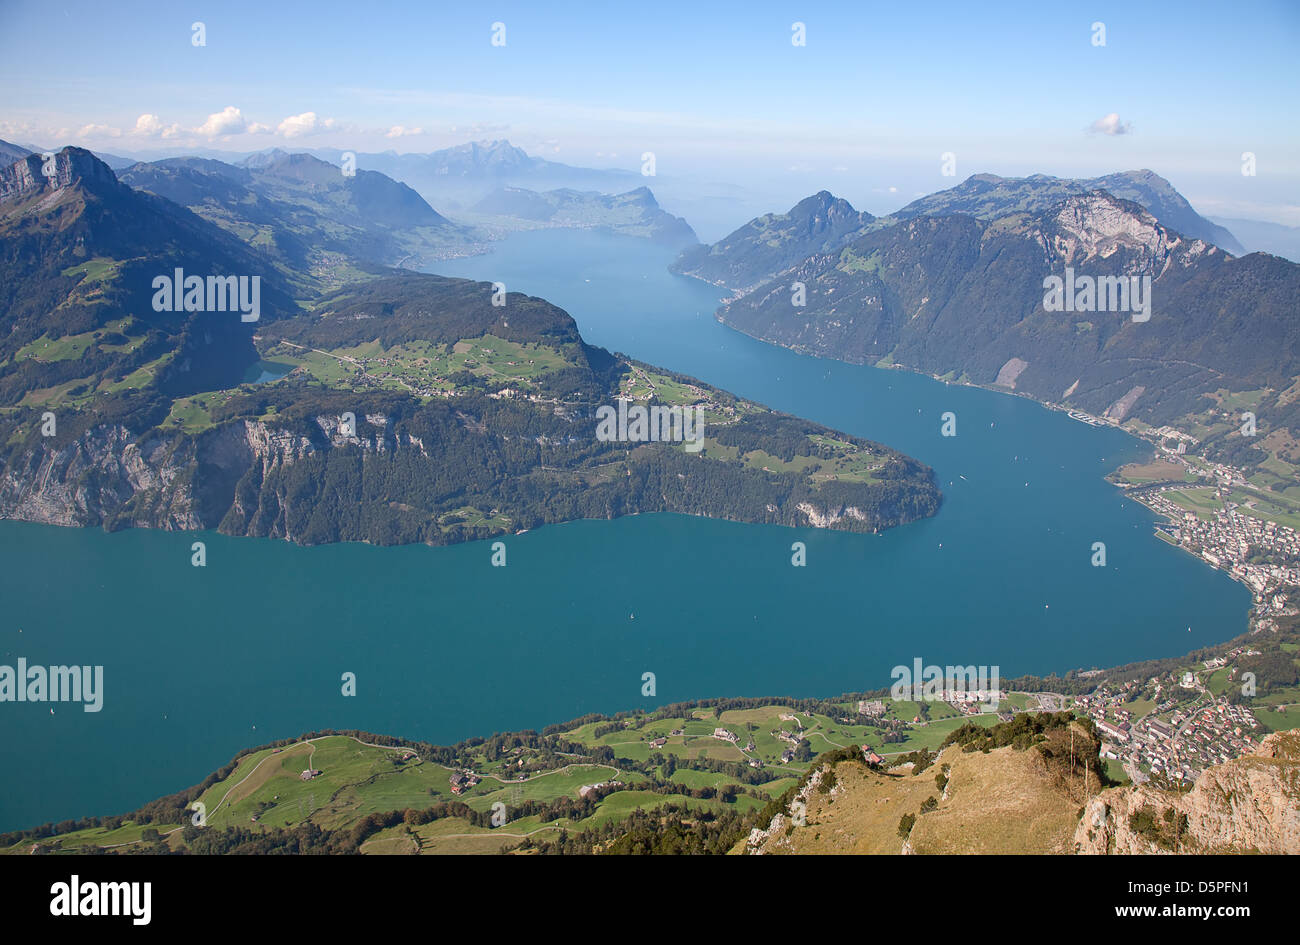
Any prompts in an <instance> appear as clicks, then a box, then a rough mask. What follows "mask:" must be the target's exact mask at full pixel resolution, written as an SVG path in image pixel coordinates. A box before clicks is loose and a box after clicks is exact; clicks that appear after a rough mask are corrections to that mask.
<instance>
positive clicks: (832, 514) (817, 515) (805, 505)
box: [795, 502, 871, 528]
mask: <svg viewBox="0 0 1300 945" xmlns="http://www.w3.org/2000/svg"><path fill="white" fill-rule="evenodd" d="M795 508H796V509H798V510H799V511H800V512H802V513H803V515H804V517H805V518H807V519H808V524H809V525H811V526H812V527H813V528H831V527H833V526H834V525H836V524H837V523H839V522H841V521H844V520H845V519H852V520H853V521H855V522H869V521H871V517H870V516H869V515H867V514H866V513H865V512H863V511H862V510H861V509H859V508H857V507H855V506H852V505H846V506H841V507H839V508H830V507H827V508H824V509H819V508H817V507H816V506H815V505H813V504H812V503H811V502H800V503H799V504H798V505H796V506H795Z"/></svg>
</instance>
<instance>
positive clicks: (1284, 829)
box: [1074, 732, 1300, 854]
mask: <svg viewBox="0 0 1300 945" xmlns="http://www.w3.org/2000/svg"><path fill="white" fill-rule="evenodd" d="M1074 845H1075V849H1076V852H1078V853H1121V854H1132V853H1141V854H1149V853H1300V732H1275V733H1273V734H1272V735H1269V736H1268V737H1267V738H1265V739H1264V741H1263V743H1262V744H1261V745H1260V748H1259V750H1258V751H1256V752H1255V753H1254V754H1251V755H1245V756H1243V757H1241V758H1237V759H1234V760H1233V761H1229V762H1228V763H1227V764H1222V765H1216V766H1215V767H1213V768H1209V769H1207V770H1206V771H1205V772H1204V773H1203V774H1202V775H1201V776H1200V777H1199V778H1198V779H1197V780H1196V784H1195V785H1194V786H1193V787H1192V789H1191V790H1190V791H1188V792H1187V793H1186V794H1177V793H1173V792H1170V791H1164V790H1161V789H1159V788H1156V787H1153V786H1152V785H1151V784H1149V783H1148V784H1143V785H1140V786H1132V787H1121V788H1111V789H1109V790H1106V791H1103V792H1102V793H1101V794H1099V795H1097V796H1096V797H1095V798H1093V799H1092V800H1091V801H1089V802H1088V805H1087V807H1086V809H1085V810H1084V815H1083V819H1082V820H1081V821H1080V822H1079V827H1078V829H1077V830H1076V831H1075V835H1074Z"/></svg>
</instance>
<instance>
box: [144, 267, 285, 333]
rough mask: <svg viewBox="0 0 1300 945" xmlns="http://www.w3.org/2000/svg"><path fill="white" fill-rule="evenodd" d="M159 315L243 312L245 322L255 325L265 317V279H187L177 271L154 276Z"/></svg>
mask: <svg viewBox="0 0 1300 945" xmlns="http://www.w3.org/2000/svg"><path fill="white" fill-rule="evenodd" d="M153 288H154V289H156V290H157V291H155V292H154V295H153V310H154V311H155V312H239V313H240V314H239V320H240V321H241V322H255V321H257V320H258V318H260V317H261V314H262V277H261V276H208V277H207V279H206V280H205V279H204V278H203V277H202V276H187V275H185V271H184V270H183V269H177V270H175V272H174V273H173V275H170V276H154V280H153Z"/></svg>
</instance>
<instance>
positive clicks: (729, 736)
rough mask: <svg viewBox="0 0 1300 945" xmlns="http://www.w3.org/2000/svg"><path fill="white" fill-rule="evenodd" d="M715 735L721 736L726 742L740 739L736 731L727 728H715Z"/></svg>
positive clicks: (716, 736)
mask: <svg viewBox="0 0 1300 945" xmlns="http://www.w3.org/2000/svg"><path fill="white" fill-rule="evenodd" d="M713 737H714V738H721V739H722V740H723V741H724V742H735V741H739V740H740V739H739V737H738V736H737V735H736V733H735V732H732V731H728V730H727V729H725V728H715V729H714V730H713Z"/></svg>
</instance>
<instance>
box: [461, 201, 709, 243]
mask: <svg viewBox="0 0 1300 945" xmlns="http://www.w3.org/2000/svg"><path fill="white" fill-rule="evenodd" d="M471 209H472V211H473V212H474V213H475V214H481V215H483V216H487V217H492V218H495V219H497V220H501V219H502V218H505V219H506V222H507V223H508V222H509V221H510V220H513V221H516V222H517V223H518V224H519V225H520V226H521V227H524V228H530V227H531V226H533V225H536V226H555V227H568V228H580V229H596V230H601V231H604V232H609V233H618V234H621V235H625V236H638V237H643V238H645V239H649V240H652V241H653V242H656V243H662V244H664V245H667V246H685V245H693V244H697V243H698V242H699V240H698V239H697V238H696V236H695V231H694V230H692V229H691V226H690V224H689V223H687V222H686V221H685V220H683V219H682V218H681V217H675V216H673V215H672V214H671V213H668V212H666V211H665V210H663V209H662V208H661V207H660V206H659V203H658V202H657V201H656V200H655V196H654V194H653V193H651V192H650V189H649V188H648V187H638V188H637V189H636V190H632V191H628V192H627V193H625V194H617V195H610V194H600V193H595V192H592V191H577V190H567V189H565V190H549V191H546V192H544V193H538V192H537V191H534V190H526V189H524V188H522V187H502V188H500V189H498V190H494V191H493V192H492V193H490V194H488V195H487V196H486V197H484V198H483V199H482V200H480V201H479V202H478V203H476V204H474V206H473V207H472V208H471Z"/></svg>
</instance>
